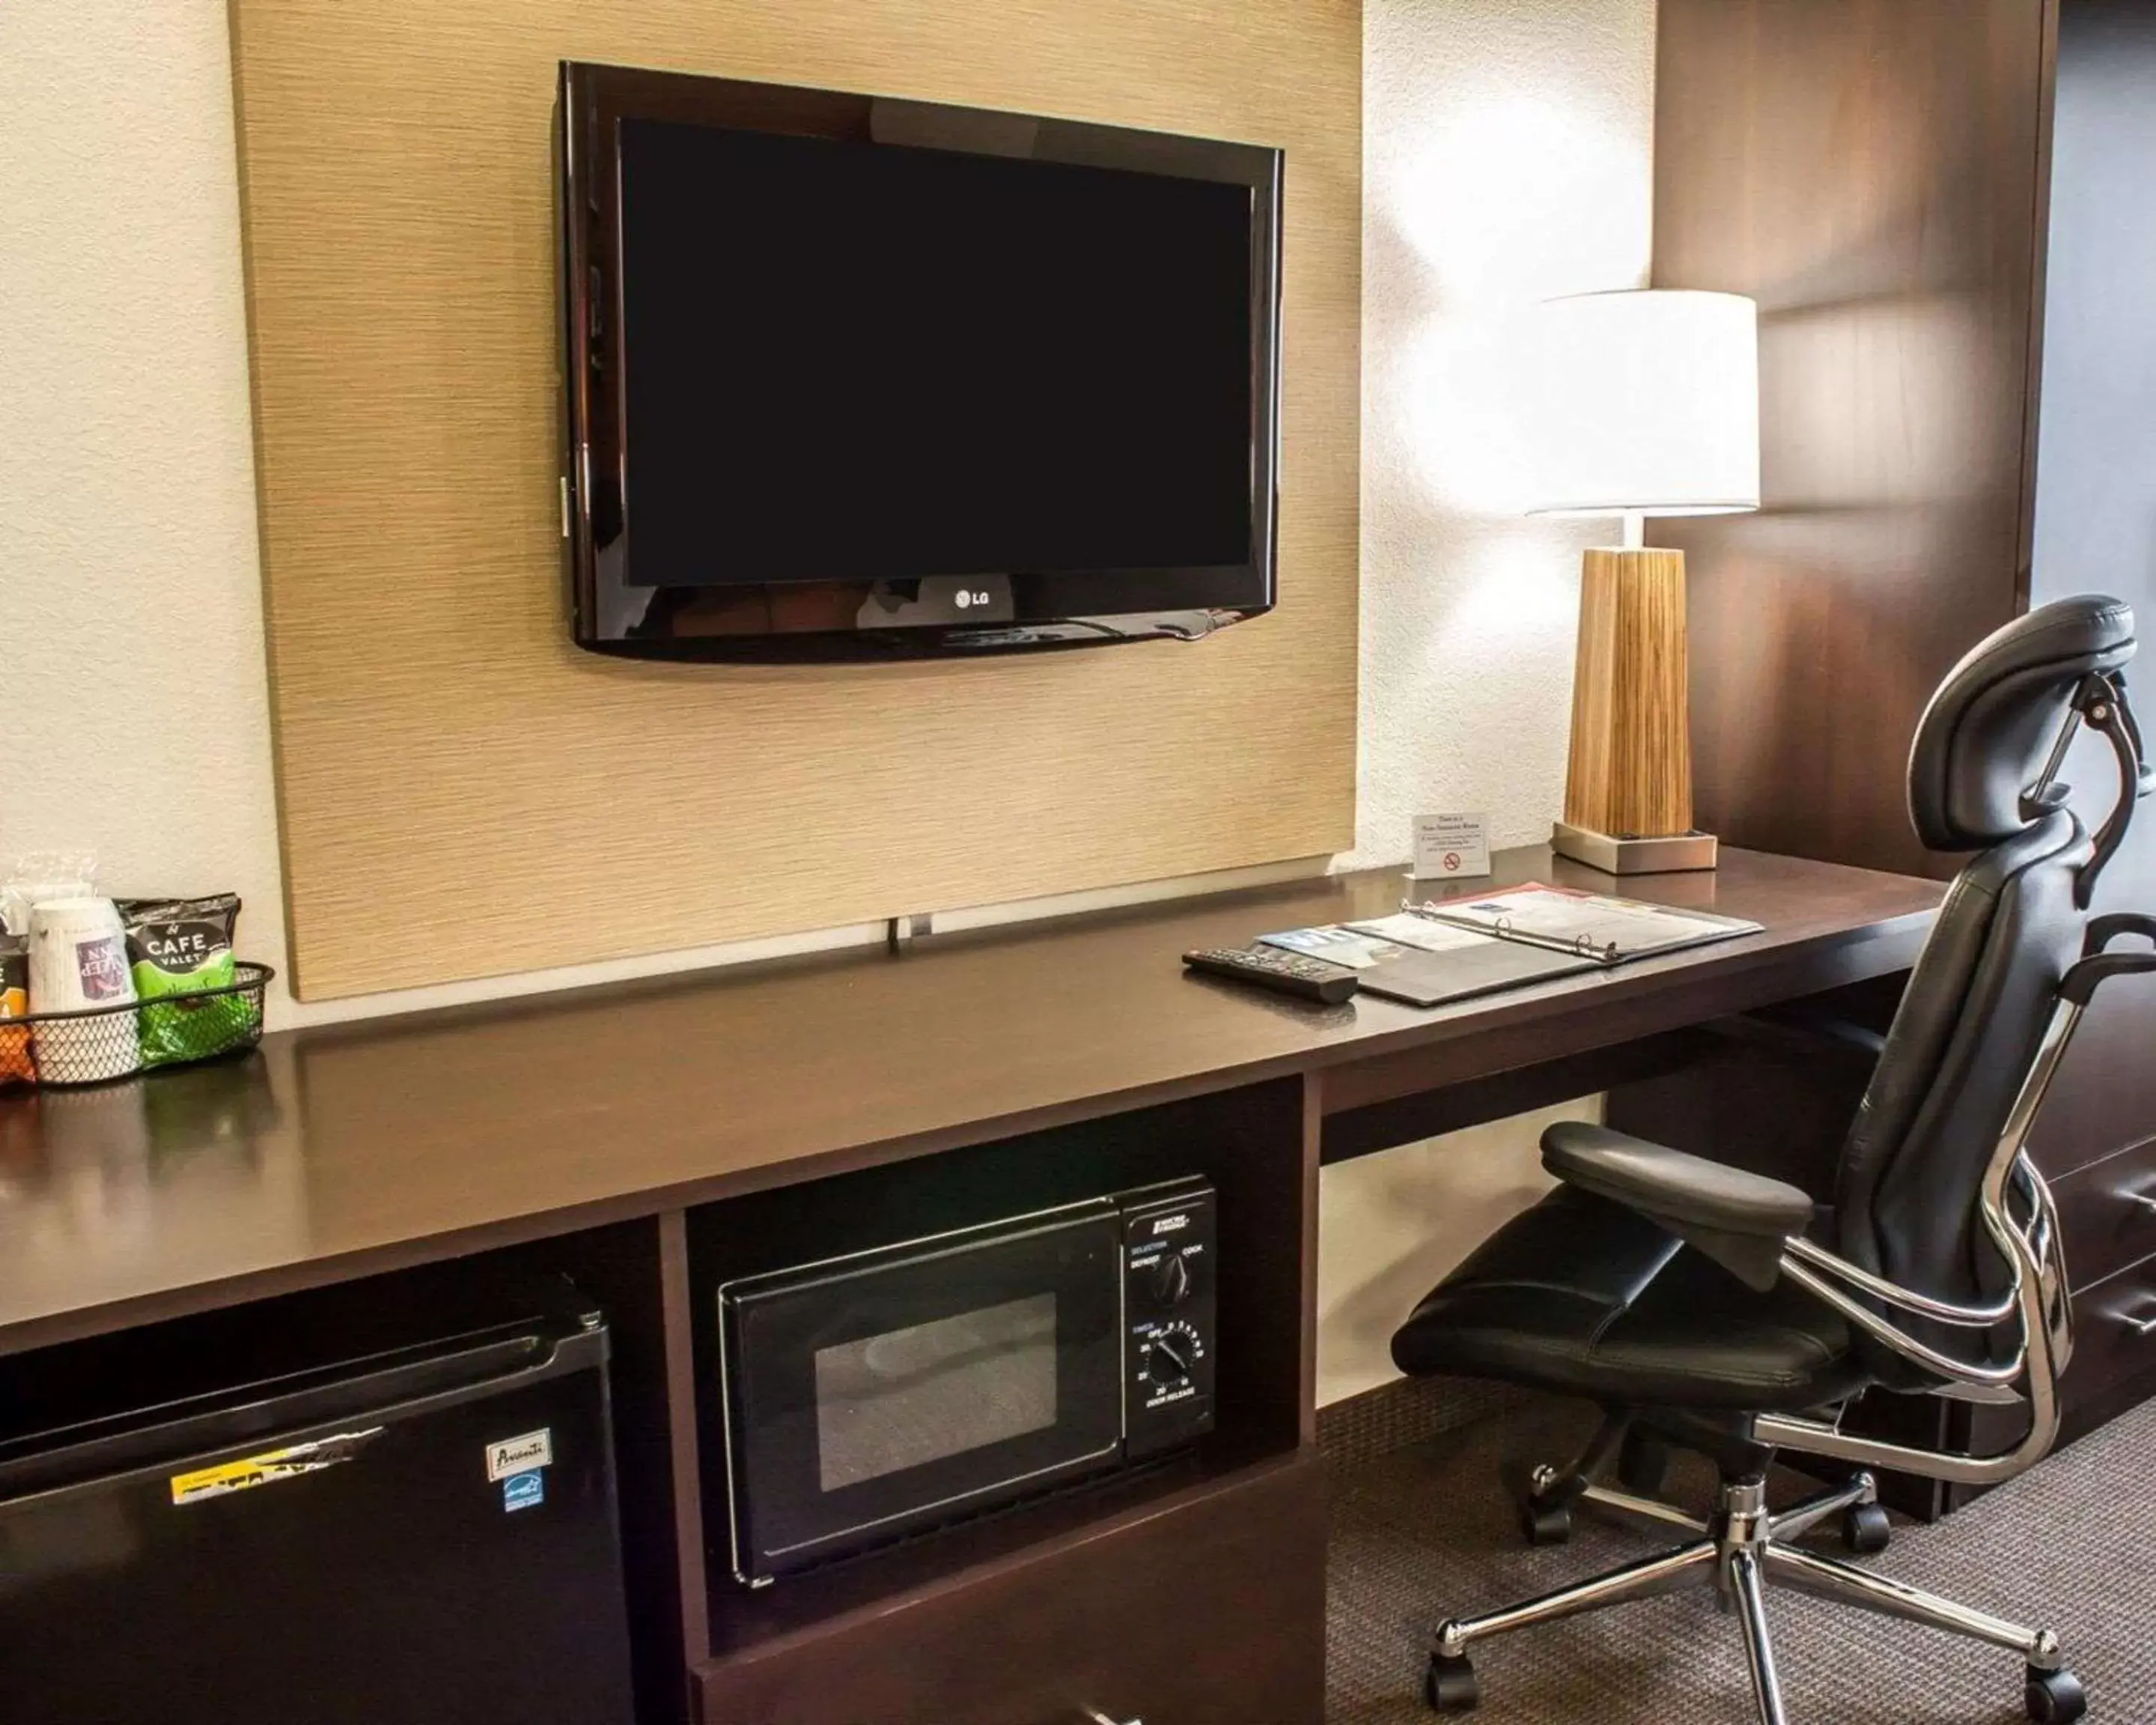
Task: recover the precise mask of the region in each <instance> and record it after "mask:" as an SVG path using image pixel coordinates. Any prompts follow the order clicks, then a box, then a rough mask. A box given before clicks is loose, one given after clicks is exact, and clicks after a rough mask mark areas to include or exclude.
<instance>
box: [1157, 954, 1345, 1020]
mask: <svg viewBox="0 0 2156 1725" xmlns="http://www.w3.org/2000/svg"><path fill="white" fill-rule="evenodd" d="M1183 963H1185V964H1187V965H1188V966H1189V967H1190V968H1192V969H1193V970H1202V971H1204V972H1206V973H1208V974H1209V975H1212V976H1224V977H1228V978H1232V979H1233V980H1235V981H1236V982H1239V983H1256V984H1257V986H1258V987H1260V988H1276V989H1278V990H1279V991H1280V992H1281V993H1283V994H1293V995H1295V996H1296V998H1297V999H1302V1000H1322V1001H1323V1002H1324V1003H1325V1004H1326V1005H1327V1006H1337V1005H1338V1004H1340V1003H1341V1002H1342V1001H1343V1000H1345V999H1347V998H1348V997H1349V996H1350V995H1352V994H1353V993H1354V992H1355V973H1354V972H1353V970H1351V969H1349V968H1348V967H1347V966H1346V965H1344V964H1335V963H1332V962H1331V961H1330V960H1328V959H1324V958H1306V957H1302V956H1301V955H1300V954H1299V953H1295V952H1281V950H1280V949H1279V948H1278V947H1207V948H1205V949H1204V951H1202V952H1185V953H1184V954H1183Z"/></svg>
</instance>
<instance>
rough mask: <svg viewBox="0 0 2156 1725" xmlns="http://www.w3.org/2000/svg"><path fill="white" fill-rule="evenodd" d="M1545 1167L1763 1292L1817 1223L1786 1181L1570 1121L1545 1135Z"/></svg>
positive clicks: (1801, 1193)
mask: <svg viewBox="0 0 2156 1725" xmlns="http://www.w3.org/2000/svg"><path fill="white" fill-rule="evenodd" d="M1543 1167H1544V1168H1548V1170H1549V1171H1550V1172H1551V1173H1553V1174H1554V1175H1556V1176H1557V1178H1558V1179H1560V1180H1562V1181H1563V1182H1564V1183H1565V1184H1566V1185H1568V1186H1573V1187H1577V1188H1578V1189H1579V1190H1580V1191H1582V1192H1591V1193H1593V1194H1594V1195H1595V1196H1596V1197H1598V1198H1603V1199H1609V1201H1610V1202H1611V1203H1613V1204H1622V1205H1624V1206H1625V1209H1630V1210H1635V1211H1637V1212H1638V1213H1639V1214H1640V1215H1643V1216H1645V1217H1646V1218H1647V1219H1649V1220H1650V1221H1652V1222H1656V1223H1659V1224H1661V1225H1662V1226H1663V1227H1665V1228H1666V1229H1668V1230H1670V1232H1671V1233H1672V1234H1674V1235H1676V1236H1677V1237H1678V1238H1679V1239H1680V1240H1684V1241H1685V1242H1686V1243H1687V1244H1688V1245H1692V1246H1695V1247H1697V1249H1698V1250H1701V1251H1702V1252H1704V1253H1706V1254H1707V1256H1709V1257H1710V1258H1712V1259H1713V1260H1715V1262H1717V1264H1719V1265H1721V1266H1722V1268H1724V1269H1725V1270H1727V1271H1729V1272H1730V1273H1731V1274H1732V1275H1733V1276H1738V1278H1740V1279H1741V1280H1742V1281H1744V1282H1746V1283H1748V1285H1749V1286H1753V1287H1755V1288H1758V1289H1759V1290H1760V1291H1762V1292H1763V1291H1766V1290H1767V1289H1768V1288H1771V1287H1772V1286H1774V1283H1775V1281H1777V1279H1778V1278H1779V1276H1780V1274H1781V1257H1782V1245H1783V1242H1784V1241H1785V1240H1789V1239H1790V1238H1791V1237H1792V1236H1795V1235H1802V1234H1803V1233H1804V1230H1805V1228H1806V1227H1807V1226H1809V1224H1810V1222H1811V1219H1812V1201H1811V1198H1810V1196H1809V1194H1806V1193H1805V1192H1804V1191H1803V1190H1801V1189H1799V1188H1797V1187H1795V1186H1792V1185H1790V1184H1789V1183H1788V1182H1787V1181H1786V1180H1775V1179H1769V1178H1768V1177H1767V1176H1766V1175H1764V1174H1755V1173H1748V1172H1746V1171H1745V1170H1744V1169H1743V1168H1731V1167H1729V1166H1728V1165H1727V1164H1726V1163H1719V1162H1711V1161H1709V1160H1708V1159H1707V1158H1706V1157H1704V1156H1694V1155H1691V1153H1688V1152H1686V1151H1683V1150H1672V1149H1671V1148H1670V1147H1668V1146H1667V1145H1666V1144H1650V1143H1649V1142H1647V1141H1646V1140H1645V1138H1635V1137H1630V1136H1628V1135H1627V1134H1625V1133H1624V1132H1613V1131H1612V1130H1611V1129H1610V1128H1609V1127H1606V1126H1589V1125H1586V1124H1584V1123H1583V1122H1576V1121H1567V1122H1561V1123H1559V1124H1558V1125H1556V1126H1553V1127H1550V1128H1549V1130H1548V1131H1547V1132H1544V1133H1543Z"/></svg>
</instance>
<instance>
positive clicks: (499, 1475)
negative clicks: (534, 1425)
mask: <svg viewBox="0 0 2156 1725" xmlns="http://www.w3.org/2000/svg"><path fill="white" fill-rule="evenodd" d="M553 1460H554V1432H553V1428H552V1426H549V1427H547V1429H545V1430H542V1431H527V1432H526V1433H525V1434H524V1435H523V1436H522V1437H513V1438H504V1439H502V1440H500V1442H499V1443H493V1444H489V1445H487V1446H486V1476H487V1478H489V1479H490V1480H506V1479H507V1478H508V1477H509V1476H510V1475H511V1474H513V1473H528V1472H530V1471H531V1470H533V1469H534V1468H540V1467H545V1466H548V1465H549V1464H551V1463H552V1461H553Z"/></svg>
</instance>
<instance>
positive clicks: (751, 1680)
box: [701, 1455, 1325, 1725]
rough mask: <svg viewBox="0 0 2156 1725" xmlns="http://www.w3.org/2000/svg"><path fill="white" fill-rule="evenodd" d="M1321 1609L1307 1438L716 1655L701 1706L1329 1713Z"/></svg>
mask: <svg viewBox="0 0 2156 1725" xmlns="http://www.w3.org/2000/svg"><path fill="white" fill-rule="evenodd" d="M1324 1624H1325V1508H1324V1476H1323V1470H1322V1466H1321V1464H1320V1463H1318V1461H1317V1460H1316V1459H1315V1457H1314V1456H1307V1455H1306V1456H1303V1457H1299V1458H1293V1459H1289V1460H1285V1461H1280V1462H1276V1463H1272V1464H1269V1465H1266V1466H1261V1467H1259V1468H1255V1469H1252V1470H1250V1471H1247V1472H1246V1473H1245V1474H1244V1475H1242V1476H1239V1478H1238V1479H1237V1481H1236V1482H1235V1484H1234V1485H1232V1486H1229V1487H1227V1488H1226V1489H1215V1488H1211V1487H1208V1488H1201V1489H1199V1490H1198V1491H1193V1492H1191V1493H1187V1494H1184V1495H1182V1496H1179V1497H1172V1498H1168V1499H1165V1500H1163V1501H1162V1502H1159V1503H1158V1504H1155V1505H1152V1506H1148V1507H1145V1508H1143V1509H1140V1510H1137V1511H1133V1512H1131V1513H1130V1514H1128V1515H1127V1516H1124V1517H1117V1518H1116V1519H1114V1520H1112V1521H1108V1522H1102V1523H1100V1524H1097V1525H1096V1526H1094V1527H1089V1528H1087V1529H1086V1530H1085V1531H1083V1532H1081V1533H1078V1534H1075V1535H1073V1536H1071V1537H1070V1538H1065V1539H1063V1540H1060V1541H1055V1542H1050V1543H1046V1544H1045V1545H1042V1546H1038V1547H1034V1548H1028V1549H1026V1550H1024V1551H1022V1552H1020V1553H1017V1554H1016V1555H1014V1557H1013V1558H1010V1559H1009V1560H1007V1561H1005V1562H1003V1563H997V1564H993V1565H988V1566H984V1567H983V1568H979V1569H976V1570H970V1571H968V1572H966V1573H965V1574H963V1575H962V1576H960V1577H957V1578H955V1579H952V1581H950V1582H949V1583H947V1584H942V1585H940V1586H937V1587H933V1588H931V1589H925V1590H923V1591H922V1592H921V1593H920V1594H916V1595H915V1596H912V1597H909V1598H906V1599H902V1600H900V1601H897V1602H896V1603H893V1604H890V1605H888V1606H880V1607H876V1608H873V1609H866V1610H863V1611H860V1612H857V1613H855V1614H853V1615H850V1616H848V1617H845V1618H841V1619H839V1620H834V1621H832V1622H830V1623H827V1624H822V1625H817V1626H815V1627H814V1629H812V1630H807V1631H804V1632H803V1633H801V1634H799V1635H795V1636H792V1637H788V1638H787V1640H784V1641H783V1642H779V1643H775V1644H773V1645H771V1646H769V1647H767V1648H762V1649H758V1650H757V1651H755V1652H753V1653H751V1654H747V1655H745V1656H737V1657H735V1658H733V1659H731V1660H728V1661H724V1662H723V1663H718V1664H714V1665H712V1666H707V1667H706V1669H705V1670H704V1671H703V1672H702V1673H701V1692H702V1704H703V1713H702V1717H703V1721H704V1725H865V1722H870V1721H873V1722H874V1725H1091V1722H1092V1721H1095V1720H1098V1719H1107V1720H1111V1721H1113V1722H1114V1725H1123V1722H1125V1721H1136V1720H1139V1719H1142V1720H1143V1721H1144V1722H1145V1725H1320V1722H1321V1721H1322V1718H1323V1717H1324V1710H1325V1632H1324Z"/></svg>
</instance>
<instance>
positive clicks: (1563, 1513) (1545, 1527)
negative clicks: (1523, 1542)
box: [1520, 1497, 1572, 1545]
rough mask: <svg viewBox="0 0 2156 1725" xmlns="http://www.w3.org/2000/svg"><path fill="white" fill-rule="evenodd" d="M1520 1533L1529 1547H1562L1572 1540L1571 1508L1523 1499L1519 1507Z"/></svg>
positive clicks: (1566, 1505) (1564, 1505)
mask: <svg viewBox="0 0 2156 1725" xmlns="http://www.w3.org/2000/svg"><path fill="white" fill-rule="evenodd" d="M1520 1532H1522V1534H1523V1535H1525V1536H1526V1538H1527V1543H1528V1544H1529V1545H1563V1543H1565V1541H1566V1540H1568V1539H1569V1538H1572V1508H1571V1506H1570V1505H1568V1504H1563V1503H1559V1504H1550V1505H1544V1504H1539V1503H1537V1502H1535V1500H1534V1499H1533V1498H1532V1497H1529V1498H1527V1499H1525V1500H1524V1501H1523V1502H1522V1503H1521V1505H1520Z"/></svg>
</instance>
